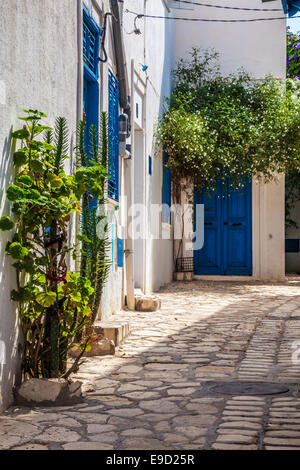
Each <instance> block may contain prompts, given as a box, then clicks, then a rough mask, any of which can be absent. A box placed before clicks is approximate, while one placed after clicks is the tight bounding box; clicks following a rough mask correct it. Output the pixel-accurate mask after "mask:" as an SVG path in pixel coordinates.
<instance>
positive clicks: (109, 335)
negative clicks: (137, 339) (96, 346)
mask: <svg viewBox="0 0 300 470" xmlns="http://www.w3.org/2000/svg"><path fill="white" fill-rule="evenodd" d="M94 331H95V333H97V334H98V335H101V336H103V337H104V338H106V339H108V340H109V341H113V342H114V345H115V346H116V347H117V346H120V345H121V344H122V343H123V342H124V341H125V339H126V338H127V337H128V336H129V334H130V323H129V322H121V321H101V322H96V323H95V324H94Z"/></svg>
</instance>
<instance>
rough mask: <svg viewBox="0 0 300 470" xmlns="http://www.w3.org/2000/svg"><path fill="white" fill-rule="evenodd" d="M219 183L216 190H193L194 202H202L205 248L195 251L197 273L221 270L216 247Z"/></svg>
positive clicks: (218, 251) (219, 234) (219, 237)
mask: <svg viewBox="0 0 300 470" xmlns="http://www.w3.org/2000/svg"><path fill="white" fill-rule="evenodd" d="M220 187H221V186H220V183H218V188H217V191H215V192H210V193H207V192H203V193H201V194H199V193H197V192H195V202H196V204H204V246H205V249H202V250H197V251H195V255H194V265H195V266H194V268H195V272H197V274H211V275H214V274H215V275H216V274H219V273H220V272H221V270H222V266H221V253H220V250H219V249H218V247H219V245H220V243H221V228H220V225H219V223H218V221H219V219H220V217H221V210H222V207H221V200H220V197H219V191H220Z"/></svg>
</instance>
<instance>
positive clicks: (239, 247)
mask: <svg viewBox="0 0 300 470" xmlns="http://www.w3.org/2000/svg"><path fill="white" fill-rule="evenodd" d="M223 199H224V221H223V224H224V243H225V247H224V274H225V275H244V276H247V275H249V276H250V275H251V274H252V183H251V182H249V181H248V182H246V183H245V186H244V187H243V188H241V189H240V190H238V191H232V190H231V189H230V182H229V181H228V182H227V188H226V190H225V193H224V198H223Z"/></svg>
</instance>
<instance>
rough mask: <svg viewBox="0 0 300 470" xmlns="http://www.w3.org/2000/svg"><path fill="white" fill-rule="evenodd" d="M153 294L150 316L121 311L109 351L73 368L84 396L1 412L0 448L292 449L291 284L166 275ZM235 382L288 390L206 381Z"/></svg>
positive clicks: (294, 307)
mask: <svg viewBox="0 0 300 470" xmlns="http://www.w3.org/2000/svg"><path fill="white" fill-rule="evenodd" d="M160 296H161V299H162V302H163V306H162V309H161V310H160V311H159V312H157V313H147V314H140V313H137V312H123V313H122V314H121V318H122V319H129V320H130V321H131V323H132V334H131V336H130V337H129V338H128V339H127V341H126V343H125V344H124V345H123V346H122V347H121V348H120V350H119V351H118V354H117V357H106V358H93V359H88V360H87V361H86V363H85V364H84V365H83V366H82V368H81V370H80V373H79V374H78V378H80V379H84V380H85V381H87V382H89V383H91V382H92V383H93V384H94V391H93V392H91V393H88V395H87V398H86V401H85V403H84V404H81V405H77V406H73V407H65V408H62V407H60V408H51V409H44V408H43V409H38V408H37V409H34V410H29V409H26V408H11V409H10V410H9V411H8V412H7V413H6V414H5V415H3V416H2V417H1V418H0V449H8V448H10V449H66V450H68V449H82V450H83V449H90V450H93V449H95V450H101V449H102V450H113V449H115V450H126V449H127V450H139V449H149V450H172V449H173V450H177V449H188V450H192V449H249V450H250V449H251V450H252V449H253V450H258V449H282V448H284V449H290V448H291V449H300V393H299V392H298V390H299V384H300V364H298V365H297V364H293V362H292V355H293V353H294V359H297V351H295V349H293V345H294V347H295V344H294V342H295V341H296V340H298V341H299V342H300V282H299V281H297V280H291V281H289V282H288V283H286V284H274V285H262V284H258V283H249V284H242V283H231V282H230V283H229V282H223V283H213V282H211V283H208V282H200V281H199V282H191V283H174V284H171V285H170V286H168V287H167V288H165V289H164V290H162V291H161V293H160ZM298 348H299V349H300V343H299V345H298ZM299 359H300V354H299ZM294 362H295V361H294ZM299 362H300V361H299ZM241 381H244V382H256V383H257V382H262V383H264V384H270V383H278V384H282V385H287V387H286V390H287V391H286V393H283V394H281V395H267V396H262V395H260V396H257V395H256V394H255V393H254V392H253V393H252V394H251V393H250V394H248V395H247V394H244V393H242V392H239V393H234V392H232V393H231V394H224V393H223V394H222V392H221V393H216V392H214V391H212V390H211V389H210V386H209V385H210V384H209V383H210V382H215V383H220V382H229V383H231V384H232V383H235V382H241ZM297 383H298V385H297Z"/></svg>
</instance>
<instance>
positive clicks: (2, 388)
mask: <svg viewBox="0 0 300 470" xmlns="http://www.w3.org/2000/svg"><path fill="white" fill-rule="evenodd" d="M0 88H2V93H0V165H1V177H0V208H1V209H0V214H1V216H2V215H4V214H9V210H10V209H9V206H8V204H7V203H6V200H5V190H6V188H7V186H8V185H9V184H10V182H11V179H12V166H11V152H10V139H9V136H10V132H11V130H12V129H17V128H18V127H19V126H20V121H18V120H17V116H20V115H22V108H25V109H26V108H37V109H40V110H42V111H44V112H45V113H47V114H48V117H49V118H48V122H49V123H51V124H53V123H54V119H55V117H57V116H65V117H66V118H67V119H68V122H69V126H70V129H71V130H72V131H75V128H76V100H77V2H76V1H74V0H60V1H59V2H57V1H55V2H53V1H52V0H2V1H1V15H0ZM3 90H5V93H4V92H3ZM4 94H5V96H4ZM72 137H73V142H72V147H73V146H74V134H73V136H72ZM7 239H8V236H7V235H5V234H4V235H3V234H2V235H1V234H0V286H1V287H0V300H1V309H0V341H2V342H3V343H4V344H5V345H6V353H7V354H6V359H7V361H6V362H7V363H6V365H0V410H2V409H3V408H5V407H6V406H7V405H8V404H9V402H10V401H11V398H12V395H11V389H12V386H13V384H14V383H15V380H16V377H17V376H18V371H19V354H18V342H19V330H18V326H17V316H16V305H15V303H13V302H12V301H11V300H10V291H11V290H12V289H13V288H14V287H15V273H14V271H13V269H12V268H11V267H10V261H9V260H8V259H7V258H6V257H5V254H4V250H5V245H6V242H7Z"/></svg>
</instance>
